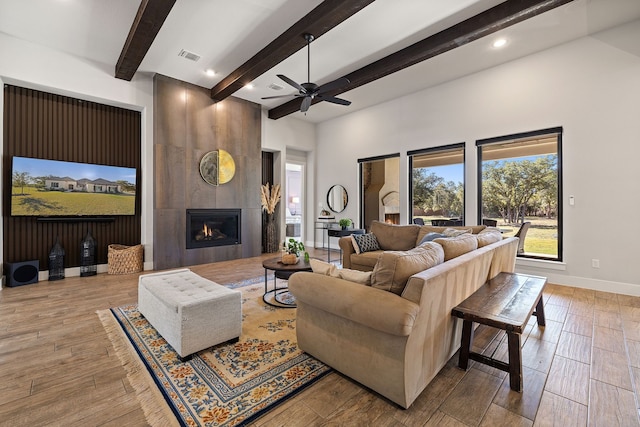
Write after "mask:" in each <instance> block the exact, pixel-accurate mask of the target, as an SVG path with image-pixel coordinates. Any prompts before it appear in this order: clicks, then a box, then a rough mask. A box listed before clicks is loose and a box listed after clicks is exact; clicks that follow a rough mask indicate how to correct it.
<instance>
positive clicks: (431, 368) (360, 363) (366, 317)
mask: <svg viewBox="0 0 640 427" xmlns="http://www.w3.org/2000/svg"><path fill="white" fill-rule="evenodd" d="M381 224H382V223H381ZM379 225H380V224H378V225H376V226H373V225H372V231H373V233H374V234H375V232H376V230H377V231H378V232H379V233H380V239H379V240H380V246H381V247H383V244H384V245H387V244H388V243H390V242H391V243H392V245H395V246H393V249H391V250H395V251H410V250H411V249H412V248H413V246H415V244H416V242H420V240H421V238H420V239H419V238H418V237H419V236H422V237H424V235H426V234H427V233H429V232H431V231H433V230H432V227H430V226H422V227H428V228H422V227H421V226H417V225H406V226H393V227H394V228H392V229H387V228H386V227H388V226H386V225H385V227H384V228H381V227H380V226H379ZM395 227H398V228H395ZM443 230H444V227H441V229H440V230H437V231H443ZM477 231H481V228H477ZM385 232H388V233H391V234H389V236H391V235H393V236H395V237H394V239H392V240H390V241H389V242H387V241H386V239H385V237H388V236H383V235H384V234H385ZM400 236H404V237H405V239H407V240H406V241H405V243H401V242H400V240H401V239H400ZM411 236H413V237H411ZM478 237H480V235H478V236H475V237H470V236H469V235H467V236H466V237H465V238H466V239H469V238H476V239H477V238H478ZM411 238H413V242H414V243H413V246H411V245H409V243H408V242H409V239H411ZM452 240H456V239H452ZM403 244H404V245H405V246H401V245H403ZM407 245H409V246H410V247H407ZM341 246H342V248H343V252H344V254H345V256H346V255H347V250H348V249H349V248H348V247H345V246H346V245H341ZM424 246H425V247H426V248H427V249H428V250H430V251H433V253H435V254H439V253H442V252H443V251H442V249H437V248H436V246H437V244H435V243H430V244H425V245H424ZM387 247H389V246H387ZM400 247H403V248H405V249H398V248H400ZM517 247H518V239H517V238H507V239H500V240H499V241H496V242H495V243H490V244H487V245H486V246H483V247H480V248H478V249H475V250H471V251H469V252H467V253H464V254H462V255H459V256H456V257H454V258H452V259H449V260H448V261H444V262H443V261H442V260H441V261H440V263H438V264H437V265H435V266H432V267H430V268H427V269H426V270H423V271H420V272H418V273H415V274H413V275H411V276H410V277H409V278H408V280H407V281H406V286H404V288H402V289H401V290H400V292H399V294H398V293H394V292H397V290H394V291H387V290H384V289H383V288H381V287H380V286H378V287H373V286H367V285H363V284H360V283H356V282H352V281H347V280H343V279H341V278H338V277H332V276H329V275H323V274H317V273H296V274H294V275H293V276H291V278H290V280H289V290H290V291H291V293H292V294H293V295H294V296H295V297H296V300H297V304H298V309H297V321H296V330H297V339H298V346H299V347H300V348H301V349H302V350H304V351H305V352H307V353H309V354H311V355H312V356H314V357H316V358H318V359H319V360H321V361H323V362H324V363H326V364H328V365H329V366H331V367H333V368H334V369H336V370H338V371H340V372H342V373H343V374H345V375H347V376H349V377H351V378H353V379H354V380H356V381H358V382H360V383H361V384H363V385H365V386H367V387H369V388H371V389H373V390H375V391H376V392H378V393H380V394H381V395H383V396H385V397H387V398H388V399H390V400H392V401H393V402H395V403H397V404H398V405H400V406H402V407H404V408H408V407H409V406H410V405H411V404H412V402H413V401H414V400H415V399H416V398H417V397H418V395H419V394H420V393H421V392H422V390H424V388H425V387H426V386H427V385H428V384H429V382H430V381H431V380H432V379H433V377H434V376H435V375H436V374H437V373H438V372H439V371H440V369H442V367H443V366H444V365H445V363H446V362H447V361H448V360H449V359H450V358H451V356H452V355H453V354H454V353H455V352H456V351H457V349H458V348H459V346H460V337H461V324H458V323H457V322H456V320H455V319H454V318H452V317H451V309H452V308H453V307H454V306H456V305H457V304H458V303H460V302H461V301H463V300H464V299H465V298H467V297H468V296H469V295H471V294H472V293H473V292H474V291H475V290H477V289H478V288H479V287H480V286H482V284H483V283H485V282H486V281H487V280H488V279H490V278H493V277H495V276H496V275H497V274H498V273H499V272H501V271H507V272H512V271H513V270H514V266H515V258H516V250H517ZM436 249H437V250H436ZM366 254H367V253H366V252H365V253H364V255H365V261H360V259H359V258H358V257H354V256H353V255H354V252H352V253H351V254H349V260H350V261H351V264H350V266H351V267H352V268H353V267H361V268H362V269H367V268H369V269H372V268H373V267H372V266H370V265H366V264H367V263H368V261H366V256H367V255H366ZM381 254H382V252H379V253H378V257H381ZM387 255H388V256H392V254H389V253H387ZM439 256H440V257H442V255H439ZM401 259H403V258H402V252H398V257H397V258H396V260H401ZM347 262H348V261H347ZM363 263H364V265H363ZM398 264H400V261H398ZM374 265H375V263H374ZM374 270H375V269H374ZM378 270H379V268H378ZM373 273H376V271H374V272H373ZM378 273H379V272H378ZM378 273H376V274H378ZM379 277H387V276H384V275H382V276H380V275H378V278H379ZM389 290H391V289H389Z"/></svg>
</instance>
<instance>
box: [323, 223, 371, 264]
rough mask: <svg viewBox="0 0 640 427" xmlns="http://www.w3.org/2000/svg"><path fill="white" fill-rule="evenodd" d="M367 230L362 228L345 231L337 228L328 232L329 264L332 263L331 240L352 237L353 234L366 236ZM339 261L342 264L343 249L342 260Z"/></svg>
mask: <svg viewBox="0 0 640 427" xmlns="http://www.w3.org/2000/svg"><path fill="white" fill-rule="evenodd" d="M364 233H365V230H364V229H362V228H347V229H345V230H342V229H337V228H329V229H328V230H327V235H328V237H327V241H328V245H327V246H328V250H327V262H331V238H332V237H337V238H340V237H346V236H351V235H352V234H364ZM339 261H341V262H342V248H340V258H339Z"/></svg>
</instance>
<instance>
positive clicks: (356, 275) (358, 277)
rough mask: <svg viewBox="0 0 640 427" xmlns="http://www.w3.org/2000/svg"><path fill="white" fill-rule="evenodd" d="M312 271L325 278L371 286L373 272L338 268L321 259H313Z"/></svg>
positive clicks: (310, 262)
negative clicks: (335, 278)
mask: <svg viewBox="0 0 640 427" xmlns="http://www.w3.org/2000/svg"><path fill="white" fill-rule="evenodd" d="M309 264H310V265H311V270H312V271H313V272H314V273H316V274H322V275H323V276H331V277H337V278H339V279H344V280H348V281H349V282H355V283H360V284H363V285H370V284H371V272H370V271H358V270H351V269H348V268H337V267H336V266H335V264H331V263H328V262H324V261H320V260H319V259H314V258H311V259H310V260H309Z"/></svg>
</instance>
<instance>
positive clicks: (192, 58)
mask: <svg viewBox="0 0 640 427" xmlns="http://www.w3.org/2000/svg"><path fill="white" fill-rule="evenodd" d="M178 56H181V57H183V58H185V59H188V60H189V61H193V62H197V61H198V59H200V55H198V54H197V53H193V52H189V51H188V50H184V49H182V50H181V51H180V53H179V54H178Z"/></svg>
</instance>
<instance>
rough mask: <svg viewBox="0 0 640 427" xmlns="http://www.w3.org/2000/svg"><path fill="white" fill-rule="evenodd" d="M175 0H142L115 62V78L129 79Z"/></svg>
mask: <svg viewBox="0 0 640 427" xmlns="http://www.w3.org/2000/svg"><path fill="white" fill-rule="evenodd" d="M175 2H176V0H142V3H140V7H139V8H138V13H137V14H136V18H135V19H134V20H133V24H131V29H130V30H129V35H128V36H127V41H125V43H124V47H123V48H122V52H120V58H118V63H117V64H116V74H115V76H116V78H119V79H123V80H127V81H130V80H131V79H132V78H133V75H134V74H135V73H136V71H137V70H138V67H139V66H140V63H141V62H142V60H143V59H144V56H145V55H146V54H147V52H148V51H149V48H150V47H151V43H153V40H154V39H155V38H156V36H157V35H158V32H159V31H160V28H161V27H162V24H164V21H165V19H167V16H168V15H169V12H171V9H172V8H173V5H174V4H175Z"/></svg>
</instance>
